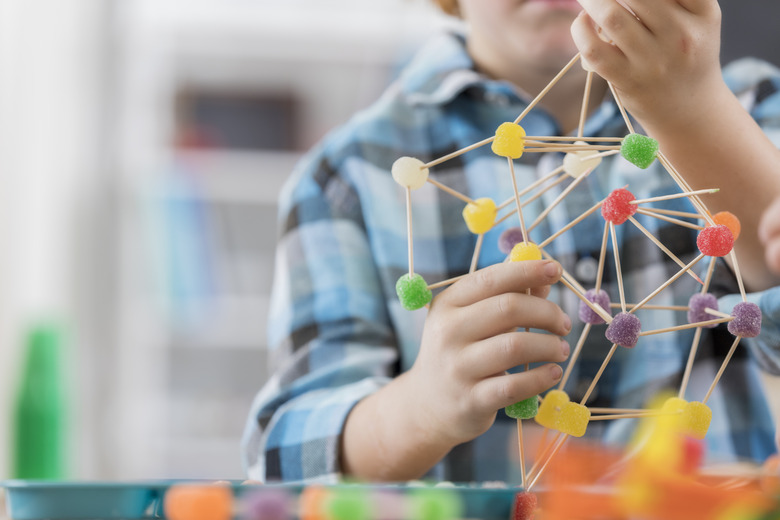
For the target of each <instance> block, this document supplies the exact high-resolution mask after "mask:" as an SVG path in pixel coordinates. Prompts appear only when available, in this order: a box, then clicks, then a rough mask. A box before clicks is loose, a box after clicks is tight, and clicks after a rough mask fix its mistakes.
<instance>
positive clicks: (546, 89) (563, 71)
mask: <svg viewBox="0 0 780 520" xmlns="http://www.w3.org/2000/svg"><path fill="white" fill-rule="evenodd" d="M579 60H580V53H579V52H578V53H577V54H576V55H575V56H574V57H573V58H572V59H571V60H570V61H569V63H567V64H566V66H564V67H563V68H562V69H561V71H560V72H559V73H558V74H556V76H555V77H554V78H553V79H552V81H550V83H548V84H547V86H546V87H544V88H543V89H542V91H541V92H539V95H538V96H536V97H535V98H534V100H533V101H531V102H530V103H529V104H528V106H527V107H526V108H525V110H523V112H522V113H521V114H520V115H519V116H517V119H515V124H518V123H519V122H520V121H522V120H523V118H524V117H525V116H527V115H528V113H529V112H530V111H531V110H533V108H534V107H535V106H536V105H537V104H538V103H539V101H541V100H542V98H543V97H544V96H546V95H547V93H548V92H549V91H550V89H552V88H553V87H554V86H555V84H556V83H558V81H560V79H561V78H562V77H563V76H564V75H565V74H566V73H567V72H569V69H570V68H572V67H573V66H574V64H575V63H577V62H578V61H579Z"/></svg>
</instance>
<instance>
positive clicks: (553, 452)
mask: <svg viewBox="0 0 780 520" xmlns="http://www.w3.org/2000/svg"><path fill="white" fill-rule="evenodd" d="M568 438H569V436H568V435H564V436H563V437H561V440H560V441H558V444H557V445H556V446H555V449H553V451H552V453H550V456H549V457H547V460H546V461H545V463H544V465H542V467H541V469H540V470H539V473H537V474H536V477H534V479H533V481H532V482H531V483H530V484H529V485H528V489H526V491H527V492H529V493H530V492H531V489H533V487H534V486H535V485H536V482H537V481H538V480H539V477H541V476H542V473H544V470H545V469H547V465H548V464H549V463H550V461H551V460H552V458H553V457H554V456H555V454H556V453H558V451H559V450H560V449H561V447H563V443H564V442H566V439H568Z"/></svg>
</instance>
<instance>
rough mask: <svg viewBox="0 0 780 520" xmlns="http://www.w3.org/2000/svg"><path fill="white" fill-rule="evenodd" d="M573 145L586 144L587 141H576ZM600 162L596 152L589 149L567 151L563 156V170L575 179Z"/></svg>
mask: <svg viewBox="0 0 780 520" xmlns="http://www.w3.org/2000/svg"><path fill="white" fill-rule="evenodd" d="M574 144H575V145H580V146H586V145H587V144H588V143H586V142H584V141H577V142H575V143H574ZM599 164H601V157H600V156H599V154H598V152H595V151H591V150H579V151H576V152H569V153H567V154H566V155H564V156H563V171H564V172H566V174H567V175H568V176H570V177H573V178H575V179H577V178H579V177H582V176H583V175H584V174H585V173H586V172H588V171H590V170H593V169H594V168H596V166H598V165H599Z"/></svg>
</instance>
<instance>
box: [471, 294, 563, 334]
mask: <svg viewBox="0 0 780 520" xmlns="http://www.w3.org/2000/svg"><path fill="white" fill-rule="evenodd" d="M457 312H458V313H459V316H458V317H457V318H458V319H460V320H461V322H463V323H465V322H468V324H469V330H468V335H469V339H470V340H472V341H478V340H482V339H486V338H489V337H492V336H495V335H497V334H501V333H503V332H504V331H507V330H513V329H516V328H522V327H526V328H532V329H540V330H546V331H549V332H552V333H553V334H557V335H558V336H565V335H567V334H568V333H569V332H570V331H571V319H570V318H569V317H568V316H567V315H566V313H564V312H563V311H562V310H561V308H560V307H558V306H557V305H556V304H554V303H553V302H551V301H548V300H543V299H541V298H537V297H535V296H529V295H527V294H522V293H521V294H518V293H504V294H499V295H497V296H493V297H490V298H488V299H486V300H483V301H480V302H477V303H475V304H473V305H471V306H469V307H468V308H463V309H458V311H457Z"/></svg>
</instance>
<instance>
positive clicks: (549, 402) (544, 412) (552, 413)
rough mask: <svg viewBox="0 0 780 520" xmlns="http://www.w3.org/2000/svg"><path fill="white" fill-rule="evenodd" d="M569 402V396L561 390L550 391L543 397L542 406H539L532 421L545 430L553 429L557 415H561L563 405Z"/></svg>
mask: <svg viewBox="0 0 780 520" xmlns="http://www.w3.org/2000/svg"><path fill="white" fill-rule="evenodd" d="M568 402H569V395H568V394H567V393H566V392H563V391H562V390H550V391H549V392H547V395H545V396H544V399H543V400H542V404H540V405H539V411H538V412H537V413H536V417H534V420H535V421H536V422H537V423H538V424H540V425H542V426H544V427H545V428H551V429H552V428H555V424H556V422H557V421H558V415H560V413H561V409H562V408H563V405H565V404H566V403H568Z"/></svg>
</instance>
